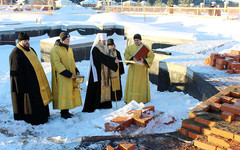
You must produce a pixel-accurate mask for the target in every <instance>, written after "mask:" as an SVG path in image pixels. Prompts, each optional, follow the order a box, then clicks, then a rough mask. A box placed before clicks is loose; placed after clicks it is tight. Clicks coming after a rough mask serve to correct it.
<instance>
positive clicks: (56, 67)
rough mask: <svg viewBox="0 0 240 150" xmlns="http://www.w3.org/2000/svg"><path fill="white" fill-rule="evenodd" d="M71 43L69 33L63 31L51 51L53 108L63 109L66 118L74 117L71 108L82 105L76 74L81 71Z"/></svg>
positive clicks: (62, 115) (63, 115)
mask: <svg viewBox="0 0 240 150" xmlns="http://www.w3.org/2000/svg"><path fill="white" fill-rule="evenodd" d="M69 43H70V35H69V33H68V32H61V33H60V39H58V40H56V42H55V45H54V47H53V49H52V50H51V52H50V58H51V65H52V93H53V109H59V110H61V117H62V118H64V119H68V118H72V116H73V114H71V113H69V109H73V108H75V107H78V106H81V105H82V99H81V94H80V91H79V90H77V89H76V86H75V83H76V75H80V72H79V70H78V69H77V66H76V63H75V60H74V57H73V51H72V48H71V47H70V46H69Z"/></svg>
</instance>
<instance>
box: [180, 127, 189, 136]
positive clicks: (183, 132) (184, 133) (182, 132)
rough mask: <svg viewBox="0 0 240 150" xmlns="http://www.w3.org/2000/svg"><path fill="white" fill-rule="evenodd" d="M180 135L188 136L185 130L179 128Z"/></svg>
mask: <svg viewBox="0 0 240 150" xmlns="http://www.w3.org/2000/svg"><path fill="white" fill-rule="evenodd" d="M180 133H181V134H182V135H185V136H188V130H186V129H185V128H181V129H180Z"/></svg>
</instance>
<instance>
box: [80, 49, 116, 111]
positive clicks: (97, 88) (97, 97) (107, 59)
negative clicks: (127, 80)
mask: <svg viewBox="0 0 240 150" xmlns="http://www.w3.org/2000/svg"><path fill="white" fill-rule="evenodd" d="M92 57H93V63H94V65H95V67H96V70H97V75H98V82H94V80H93V74H92V67H91V69H90V74H89V80H88V87H87V94H86V98H85V103H84V107H83V112H94V111H95V109H99V108H112V102H111V101H107V102H103V103H100V101H101V64H104V65H105V66H107V67H108V68H110V69H112V70H114V71H117V69H118V66H117V64H116V63H115V59H116V58H113V57H111V56H108V55H105V54H103V53H102V52H101V51H100V50H99V49H98V48H97V47H94V48H93V51H92Z"/></svg>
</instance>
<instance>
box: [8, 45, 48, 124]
mask: <svg viewBox="0 0 240 150" xmlns="http://www.w3.org/2000/svg"><path fill="white" fill-rule="evenodd" d="M26 51H29V49H27V50H26ZM34 52H35V51H34ZM35 53H36V52H35ZM9 60H10V80H11V96H12V105H13V112H14V119H15V120H25V121H26V122H28V123H31V124H32V125H38V124H43V123H45V122H47V121H48V117H49V108H48V105H47V106H44V105H43V101H42V97H41V93H40V88H39V84H38V80H37V76H36V73H35V71H34V68H33V66H32V64H31V63H30V61H29V60H28V58H27V56H26V55H25V54H24V53H23V52H22V51H21V50H20V49H18V48H17V47H15V48H14V49H13V51H12V53H11V54H10V57H9Z"/></svg>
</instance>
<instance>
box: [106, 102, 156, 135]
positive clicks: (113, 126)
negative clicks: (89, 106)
mask: <svg viewBox="0 0 240 150" xmlns="http://www.w3.org/2000/svg"><path fill="white" fill-rule="evenodd" d="M154 111H155V110H154V106H151V105H149V106H146V107H143V108H142V110H134V111H129V112H127V113H128V114H133V115H132V116H117V117H116V118H114V119H112V120H110V122H107V123H105V131H108V132H111V131H114V132H116V131H117V132H118V131H123V130H125V129H126V128H127V127H130V126H131V125H132V124H134V125H137V126H139V127H146V125H147V123H148V122H149V121H151V120H152V119H153V118H154Z"/></svg>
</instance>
